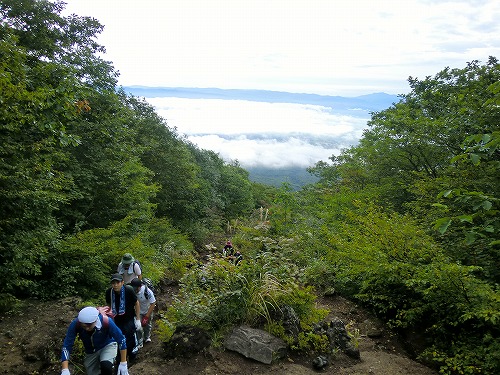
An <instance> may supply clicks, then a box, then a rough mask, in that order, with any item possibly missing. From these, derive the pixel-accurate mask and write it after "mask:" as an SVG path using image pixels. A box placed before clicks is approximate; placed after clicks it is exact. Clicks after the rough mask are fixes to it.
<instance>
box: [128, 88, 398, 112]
mask: <svg viewBox="0 0 500 375" xmlns="http://www.w3.org/2000/svg"><path fill="white" fill-rule="evenodd" d="M123 89H124V90H125V91H126V92H128V93H130V94H132V95H135V96H139V97H145V98H154V97H174V98H186V99H223V100H248V101H254V102H267V103H295V104H312V105H320V106H324V107H330V108H335V109H336V110H353V109H358V108H359V109H362V110H365V111H380V110H382V109H385V108H388V107H389V106H391V105H392V104H393V103H397V102H398V101H399V97H398V96H397V95H391V94H386V93H384V92H378V93H372V94H367V95H361V96H355V97H344V96H329V95H318V94H305V93H291V92H284V91H267V90H246V89H218V88H188V87H147V86H124V87H123Z"/></svg>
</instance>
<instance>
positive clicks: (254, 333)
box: [224, 326, 287, 364]
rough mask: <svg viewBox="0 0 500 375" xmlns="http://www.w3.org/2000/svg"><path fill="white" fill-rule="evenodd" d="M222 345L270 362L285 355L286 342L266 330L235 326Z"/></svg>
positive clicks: (263, 361)
mask: <svg viewBox="0 0 500 375" xmlns="http://www.w3.org/2000/svg"><path fill="white" fill-rule="evenodd" d="M224 347H225V348H226V349H227V350H232V351H235V352H237V353H240V354H242V355H244V356H245V357H247V358H252V359H255V360H256V361H259V362H262V363H266V364H271V363H273V361H275V360H277V359H280V358H283V357H284V356H285V355H286V348H287V345H286V343H285V342H284V341H283V340H282V339H280V338H277V337H275V336H273V335H271V334H269V333H267V332H266V331H263V330H261V329H255V328H250V327H245V326H241V327H237V328H235V329H234V330H233V331H232V332H231V334H229V335H228V337H226V339H225V341H224Z"/></svg>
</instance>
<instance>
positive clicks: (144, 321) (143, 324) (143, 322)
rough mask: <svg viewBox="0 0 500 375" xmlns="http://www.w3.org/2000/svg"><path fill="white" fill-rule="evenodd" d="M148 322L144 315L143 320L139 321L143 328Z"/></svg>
mask: <svg viewBox="0 0 500 375" xmlns="http://www.w3.org/2000/svg"><path fill="white" fill-rule="evenodd" d="M148 322H149V318H148V317H147V316H145V315H144V317H143V318H142V320H141V325H142V326H143V327H146V325H147V324H148Z"/></svg>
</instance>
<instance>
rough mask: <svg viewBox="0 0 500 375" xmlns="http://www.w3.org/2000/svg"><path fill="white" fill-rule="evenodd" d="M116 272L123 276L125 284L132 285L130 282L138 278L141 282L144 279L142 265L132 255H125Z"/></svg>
mask: <svg viewBox="0 0 500 375" xmlns="http://www.w3.org/2000/svg"><path fill="white" fill-rule="evenodd" d="M116 272H118V273H119V274H120V275H122V276H123V281H124V282H125V284H130V282H131V281H132V280H133V279H135V278H136V277H137V278H138V279H139V280H141V279H142V267H141V264H140V263H139V261H138V260H136V259H135V258H134V257H133V256H132V254H130V253H126V254H125V255H123V257H122V260H121V262H120V263H119V264H118V268H117V270H116Z"/></svg>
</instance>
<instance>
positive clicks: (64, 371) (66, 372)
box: [61, 368, 70, 375]
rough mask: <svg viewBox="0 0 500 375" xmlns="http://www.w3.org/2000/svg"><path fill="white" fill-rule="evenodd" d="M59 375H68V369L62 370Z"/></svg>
mask: <svg viewBox="0 0 500 375" xmlns="http://www.w3.org/2000/svg"><path fill="white" fill-rule="evenodd" d="M61 375H70V372H69V368H63V369H62V370H61Z"/></svg>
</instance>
